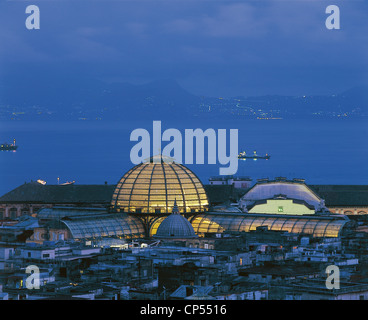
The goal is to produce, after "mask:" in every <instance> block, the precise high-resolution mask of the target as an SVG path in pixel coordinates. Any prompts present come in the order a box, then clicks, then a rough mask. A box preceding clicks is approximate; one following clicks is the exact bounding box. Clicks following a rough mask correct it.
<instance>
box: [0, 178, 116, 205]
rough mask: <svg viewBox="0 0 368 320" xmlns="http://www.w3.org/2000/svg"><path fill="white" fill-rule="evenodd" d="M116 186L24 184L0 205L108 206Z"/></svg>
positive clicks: (9, 194) (1, 200)
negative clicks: (71, 204)
mask: <svg viewBox="0 0 368 320" xmlns="http://www.w3.org/2000/svg"><path fill="white" fill-rule="evenodd" d="M115 186H116V185H109V184H100V185H78V184H69V185H47V184H46V185H43V184H40V183H38V182H33V181H32V182H29V183H24V184H23V185H21V186H19V187H17V188H15V189H13V190H11V191H10V192H8V193H6V194H5V195H3V196H2V197H0V203H9V202H10V203H24V202H26V203H35V204H36V203H37V204H42V203H47V204H48V203H50V204H67V203H68V204H69V203H78V204H79V203H89V204H108V203H109V202H110V201H111V197H112V194H113V192H114V190H115Z"/></svg>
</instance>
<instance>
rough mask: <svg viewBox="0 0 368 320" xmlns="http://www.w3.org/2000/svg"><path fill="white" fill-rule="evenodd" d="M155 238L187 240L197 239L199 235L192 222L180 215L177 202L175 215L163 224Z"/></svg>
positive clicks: (166, 219) (171, 215)
mask: <svg viewBox="0 0 368 320" xmlns="http://www.w3.org/2000/svg"><path fill="white" fill-rule="evenodd" d="M154 237H155V238H170V239H185V238H196V237H197V235H196V234H195V232H194V229H193V227H192V225H191V224H190V222H189V221H188V220H187V219H186V218H185V217H183V216H182V215H180V213H179V210H178V207H177V204H176V201H175V203H174V208H173V213H172V214H170V215H169V216H168V217H166V218H165V220H164V221H162V222H161V224H160V225H159V227H158V229H157V233H156V234H155V235H154Z"/></svg>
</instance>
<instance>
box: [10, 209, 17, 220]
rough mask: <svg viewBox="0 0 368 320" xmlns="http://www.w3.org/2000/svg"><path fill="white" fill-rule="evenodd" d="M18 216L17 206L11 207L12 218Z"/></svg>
mask: <svg viewBox="0 0 368 320" xmlns="http://www.w3.org/2000/svg"><path fill="white" fill-rule="evenodd" d="M16 218H17V208H11V209H10V219H12V220H15V219H16Z"/></svg>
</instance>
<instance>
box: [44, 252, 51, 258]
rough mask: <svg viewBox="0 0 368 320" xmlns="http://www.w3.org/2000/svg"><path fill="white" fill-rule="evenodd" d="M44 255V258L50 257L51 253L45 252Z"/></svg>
mask: <svg viewBox="0 0 368 320" xmlns="http://www.w3.org/2000/svg"><path fill="white" fill-rule="evenodd" d="M42 257H43V258H50V254H49V253H44V254H43V255H42Z"/></svg>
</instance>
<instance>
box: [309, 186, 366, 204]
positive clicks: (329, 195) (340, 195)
mask: <svg viewBox="0 0 368 320" xmlns="http://www.w3.org/2000/svg"><path fill="white" fill-rule="evenodd" d="M309 187H310V188H311V189H312V190H314V192H316V193H318V194H319V195H320V196H321V198H323V199H324V200H325V204H326V206H328V207H334V206H368V185H309Z"/></svg>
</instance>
